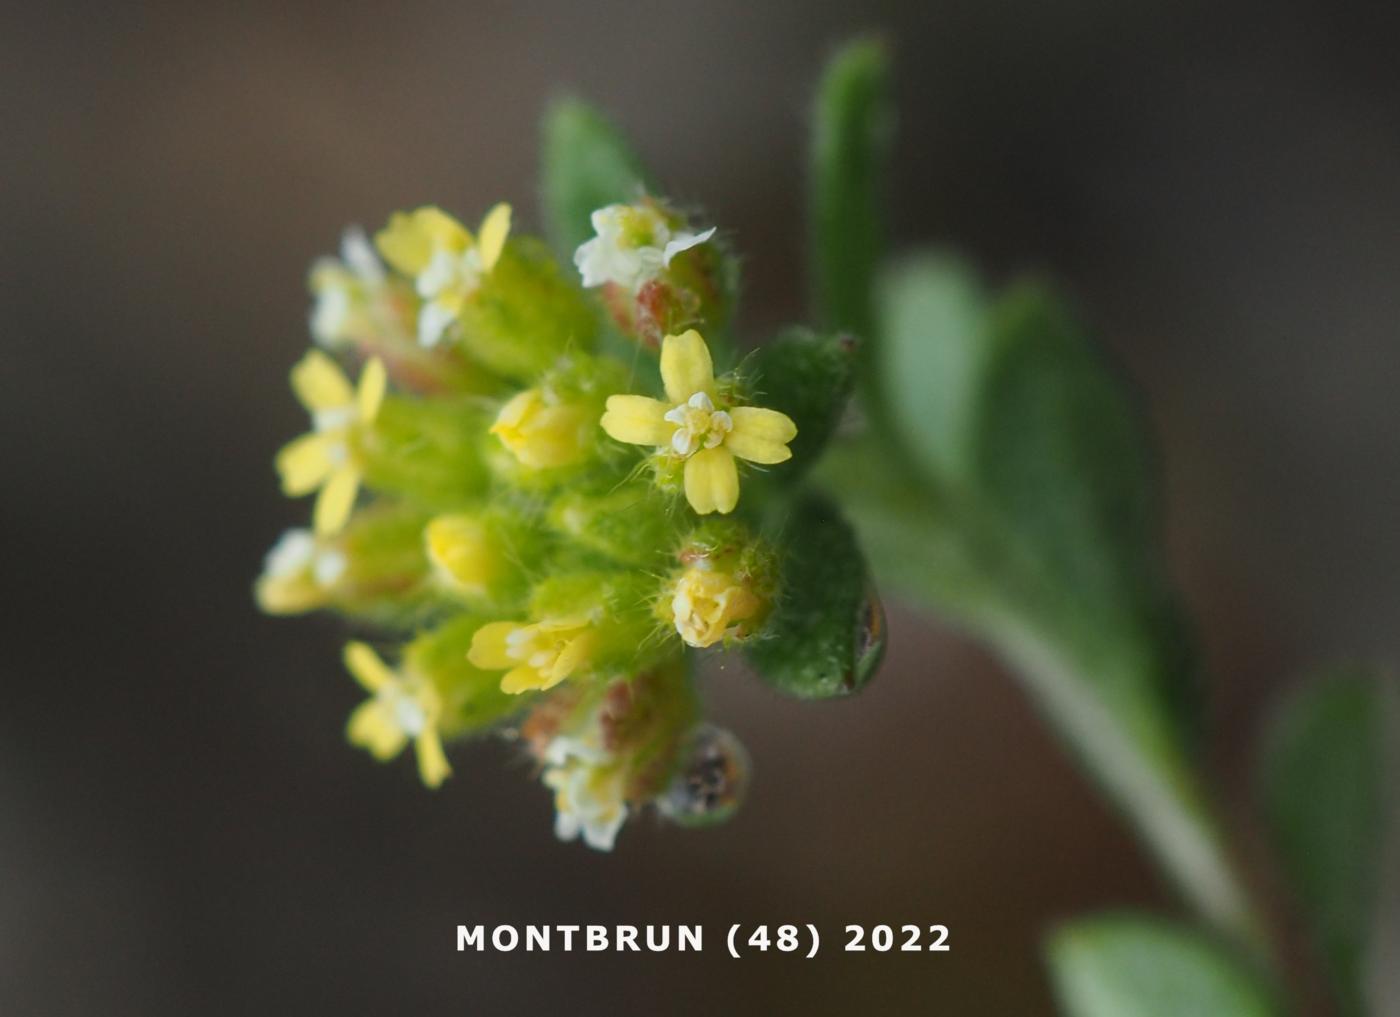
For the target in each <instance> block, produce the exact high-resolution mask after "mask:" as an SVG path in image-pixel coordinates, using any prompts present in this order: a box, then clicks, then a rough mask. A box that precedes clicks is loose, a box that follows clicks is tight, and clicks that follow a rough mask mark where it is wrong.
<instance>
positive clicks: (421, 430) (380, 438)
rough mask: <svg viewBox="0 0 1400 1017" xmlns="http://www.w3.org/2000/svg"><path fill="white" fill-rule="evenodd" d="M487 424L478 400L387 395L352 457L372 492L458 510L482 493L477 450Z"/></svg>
mask: <svg viewBox="0 0 1400 1017" xmlns="http://www.w3.org/2000/svg"><path fill="white" fill-rule="evenodd" d="M489 422H490V416H489V410H488V408H487V407H486V406H484V405H483V404H482V403H481V402H480V401H478V400H473V399H409V398H403V397H395V396H390V397H388V398H386V399H385V400H384V403H383V405H382V406H381V407H380V410H379V413H378V415H377V416H376V417H375V419H374V423H373V424H372V425H371V426H370V427H368V428H367V429H365V430H364V431H363V432H362V433H360V434H359V435H358V438H357V444H356V448H355V454H356V458H357V461H358V462H359V463H360V466H361V469H362V470H363V471H364V476H365V482H366V483H367V484H368V485H369V486H370V487H371V488H373V489H375V490H376V491H382V492H389V493H393V494H399V495H402V496H404V497H405V498H409V499H412V500H413V501H415V502H417V503H418V504H420V505H423V506H426V507H429V508H435V507H452V506H455V505H460V504H461V503H462V502H463V501H464V500H469V499H474V498H476V497H479V496H480V495H481V494H482V493H483V492H484V491H485V490H486V485H487V479H488V475H487V471H486V466H485V462H484V461H483V457H482V454H481V446H482V435H483V433H484V432H485V430H486V427H487V425H488V423H489Z"/></svg>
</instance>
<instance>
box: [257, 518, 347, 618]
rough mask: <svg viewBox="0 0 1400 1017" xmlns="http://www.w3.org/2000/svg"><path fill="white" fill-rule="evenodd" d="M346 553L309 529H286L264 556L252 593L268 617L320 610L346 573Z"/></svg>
mask: <svg viewBox="0 0 1400 1017" xmlns="http://www.w3.org/2000/svg"><path fill="white" fill-rule="evenodd" d="M347 564H348V562H347V561H346V559H345V553H344V552H343V551H341V550H340V549H339V548H338V547H336V546H334V545H332V544H328V543H326V542H325V541H323V540H319V539H317V537H316V536H315V535H314V534H313V533H312V532H311V531H310V530H302V529H296V530H288V531H287V532H286V533H284V534H282V539H281V540H279V541H278V542H277V544H276V546H275V547H273V549H272V550H271V551H269V552H268V553H267V560H266V561H265V562H264V564H263V573H262V575H261V576H259V577H258V583H257V587H256V588H255V590H254V594H255V596H256V597H257V601H258V607H260V608H262V609H263V610H264V611H266V612H267V613H268V614H301V613H302V612H304V611H313V610H315V609H316V608H318V607H323V606H325V604H326V603H327V601H328V600H329V598H330V594H331V591H332V590H333V589H334V587H335V584H336V583H337V582H339V581H340V578H341V577H342V576H343V575H344V574H345V569H346V566H347Z"/></svg>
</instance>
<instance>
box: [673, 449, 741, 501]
mask: <svg viewBox="0 0 1400 1017" xmlns="http://www.w3.org/2000/svg"><path fill="white" fill-rule="evenodd" d="M685 498H686V501H688V502H690V507H691V508H693V509H694V510H695V511H696V512H698V513H699V514H700V515H702V516H704V515H709V514H710V513H711V512H724V513H728V512H733V511H734V506H735V505H737V504H738V503H739V470H738V468H737V467H736V466H735V465H734V456H733V455H731V454H730V452H729V450H728V449H726V448H725V447H724V446H722V445H721V446H720V447H719V448H707V449H702V450H701V451H699V452H696V453H695V454H694V455H693V456H691V457H690V458H689V459H687V460H686V461H685Z"/></svg>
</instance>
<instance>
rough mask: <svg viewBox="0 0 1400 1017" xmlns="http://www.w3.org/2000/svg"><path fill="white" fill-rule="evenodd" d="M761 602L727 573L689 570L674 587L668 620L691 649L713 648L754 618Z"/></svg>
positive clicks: (702, 569)
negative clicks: (673, 624) (740, 625)
mask: <svg viewBox="0 0 1400 1017" xmlns="http://www.w3.org/2000/svg"><path fill="white" fill-rule="evenodd" d="M762 609H763V601H762V600H760V599H759V598H758V597H757V596H756V595H755V594H754V593H753V591H752V590H750V589H749V588H748V587H747V586H745V585H744V584H742V583H740V582H739V581H738V580H737V579H735V578H734V577H733V576H732V575H730V574H729V573H727V572H714V571H711V570H709V569H706V568H700V567H692V568H688V569H686V570H685V572H684V573H683V574H682V575H681V578H680V579H679V580H678V581H677V583H676V589H675V593H674V595H673V596H672V598H671V617H672V620H673V621H674V622H675V625H676V631H677V632H679V633H680V635H681V638H682V639H684V640H685V641H686V642H687V643H688V644H690V645H691V646H696V647H701V648H703V647H706V646H713V645H714V644H715V643H717V642H719V641H720V640H721V639H723V638H724V637H725V636H726V635H732V634H735V632H736V631H737V628H738V626H739V624H740V623H741V622H745V621H748V620H750V619H752V618H754V617H755V616H756V615H757V614H758V613H759V611H761V610H762Z"/></svg>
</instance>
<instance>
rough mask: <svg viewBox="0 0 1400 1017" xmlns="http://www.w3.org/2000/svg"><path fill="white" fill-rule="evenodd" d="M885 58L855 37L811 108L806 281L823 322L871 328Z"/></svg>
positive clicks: (884, 137)
mask: <svg viewBox="0 0 1400 1017" xmlns="http://www.w3.org/2000/svg"><path fill="white" fill-rule="evenodd" d="M888 79H889V58H888V56H887V54H886V52H885V47H884V45H883V44H882V43H880V42H879V41H878V40H875V39H860V40H857V41H855V42H852V43H850V44H848V45H847V46H846V47H845V48H844V49H842V50H841V51H840V52H839V53H837V54H836V56H835V57H834V58H833V59H832V61H831V62H830V63H829V64H828V65H827V68H826V72H825V74H824V75H823V76H822V80H821V83H820V85H819V86H818V89H817V100H816V107H815V109H814V111H813V116H812V151H811V168H810V174H811V180H810V184H809V186H810V193H809V196H808V201H809V216H810V220H811V222H810V229H811V248H812V287H813V301H814V305H815V310H816V316H817V320H818V321H819V322H820V324H821V325H822V326H823V327H824V328H829V329H833V330H842V329H844V330H849V331H852V332H855V333H856V334H857V335H860V336H863V337H869V336H870V335H871V324H872V314H871V296H870V293H871V281H872V279H873V278H874V273H875V265H876V262H877V260H878V259H879V257H880V249H881V237H882V226H883V216H882V207H881V201H880V187H881V177H882V173H883V170H884V165H885V159H886V154H887V151H888V149H889V146H890V140H891V138H892V136H893V133H894V131H893V125H894V115H893V113H892V111H891V107H890V103H889V96H888V92H889V80H888Z"/></svg>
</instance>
